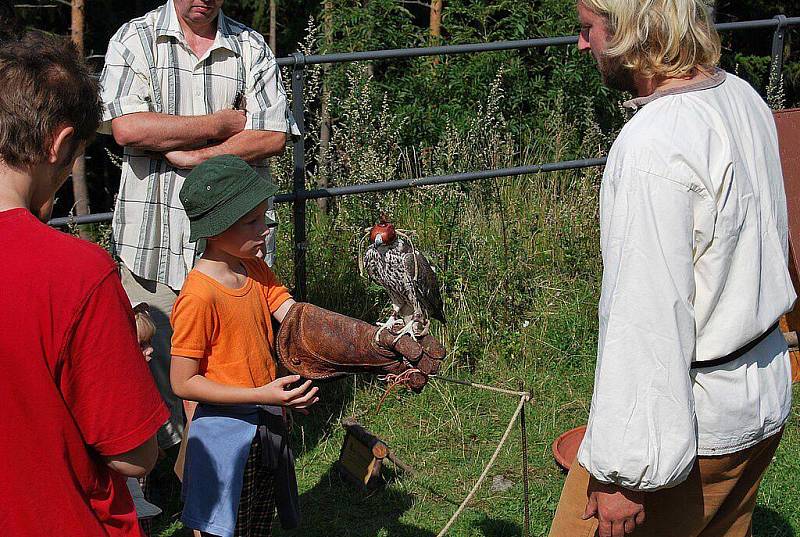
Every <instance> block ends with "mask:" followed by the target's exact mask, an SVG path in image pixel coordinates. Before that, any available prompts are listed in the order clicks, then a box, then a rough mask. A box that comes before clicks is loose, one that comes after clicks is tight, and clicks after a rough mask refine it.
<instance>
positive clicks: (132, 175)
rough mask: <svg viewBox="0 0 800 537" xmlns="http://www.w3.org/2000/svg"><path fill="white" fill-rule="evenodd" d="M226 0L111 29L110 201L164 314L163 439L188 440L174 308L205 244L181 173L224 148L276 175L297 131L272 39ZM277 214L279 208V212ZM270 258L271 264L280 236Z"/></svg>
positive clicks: (133, 259) (145, 293)
mask: <svg viewBox="0 0 800 537" xmlns="http://www.w3.org/2000/svg"><path fill="white" fill-rule="evenodd" d="M222 4H223V0H170V1H169V2H167V3H166V4H165V5H162V6H161V7H159V8H157V9H155V10H154V11H151V12H150V13H147V14H146V15H144V16H143V17H139V18H136V19H133V20H131V21H130V22H128V23H126V24H125V25H124V26H122V28H120V29H119V30H118V31H117V33H116V34H115V35H114V36H113V37H112V38H111V41H110V43H109V46H108V51H107V53H106V63H105V68H104V69H103V74H102V77H101V86H102V99H103V103H104V110H103V120H104V123H103V125H102V126H101V129H100V130H101V132H105V133H110V134H113V136H114V138H115V140H116V141H117V143H118V144H119V145H121V146H124V148H125V150H124V158H123V164H122V178H121V183H120V190H119V195H118V197H117V200H116V205H115V208H114V219H113V230H114V248H115V251H116V254H117V256H118V257H119V258H120V260H121V272H122V281H123V286H124V287H125V290H126V292H127V293H128V295H129V296H130V298H131V299H132V300H135V301H143V302H147V303H148V304H149V305H150V308H151V313H152V314H153V317H154V320H155V322H156V325H157V331H156V337H155V339H154V341H153V347H154V349H155V353H154V359H153V360H151V362H150V364H151V371H152V372H153V374H154V376H155V378H156V382H157V384H158V386H159V389H160V390H161V393H162V396H163V397H164V398H165V400H166V401H167V402H168V404H169V406H170V407H171V411H172V419H171V420H170V422H169V423H168V424H167V426H165V428H164V429H162V431H160V433H159V444H160V445H161V447H162V448H167V447H170V446H173V445H175V444H176V443H178V442H179V441H180V438H181V431H182V427H183V424H182V418H181V405H180V401H179V400H178V399H177V398H176V397H175V396H174V395H173V394H172V391H171V389H170V384H169V361H170V338H171V336H172V330H171V328H170V325H169V316H170V313H171V311H172V305H173V303H174V302H175V299H176V296H177V292H178V291H179V290H180V288H181V286H182V285H183V281H184V279H185V277H186V274H187V273H188V271H189V270H191V268H192V266H193V264H194V260H195V257H196V255H197V254H198V252H197V245H196V244H195V243H191V242H189V221H188V219H187V217H186V214H185V212H184V210H183V207H182V205H181V203H180V200H179V199H178V193H179V192H180V189H181V186H182V185H183V180H184V177H185V176H186V175H187V173H188V172H189V170H190V169H191V168H193V167H194V166H196V165H197V164H199V163H201V162H203V161H205V160H207V159H209V158H211V157H213V156H216V155H221V154H232V155H237V156H239V157H241V158H243V159H245V160H246V161H248V162H249V163H250V164H251V165H252V166H253V167H254V168H255V169H256V170H257V171H258V173H261V174H263V175H265V176H267V177H269V167H268V164H267V161H266V159H267V158H268V157H270V156H273V155H277V154H279V153H281V152H283V150H284V147H285V144H286V135H287V133H292V134H299V131H298V130H297V127H296V126H295V125H294V122H293V120H292V118H291V116H290V113H289V111H288V107H287V103H286V94H285V91H284V89H283V85H282V83H281V77H280V72H279V69H278V65H277V62H276V60H275V57H274V55H273V54H272V51H270V49H269V47H268V46H267V45H266V43H265V42H264V38H263V37H262V36H261V35H260V34H258V33H257V32H255V31H254V30H252V29H251V28H248V27H246V26H244V25H242V24H240V23H238V22H236V21H234V20H232V19H230V18H228V17H226V16H225V14H224V13H223V12H222V11H221V8H222ZM270 216H274V214H271V215H270ZM265 254H266V255H265V259H266V260H267V262H268V263H270V264H271V263H272V261H273V258H274V238H273V239H271V241H269V242H268V244H267V252H266V253H265Z"/></svg>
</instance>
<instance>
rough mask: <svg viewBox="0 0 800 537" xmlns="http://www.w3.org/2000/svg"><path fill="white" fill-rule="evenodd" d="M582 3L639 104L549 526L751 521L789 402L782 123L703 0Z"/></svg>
mask: <svg viewBox="0 0 800 537" xmlns="http://www.w3.org/2000/svg"><path fill="white" fill-rule="evenodd" d="M577 9H578V16H579V19H580V22H581V35H580V38H579V45H578V46H579V48H580V49H581V50H583V51H586V52H587V53H591V54H592V56H593V57H594V58H595V60H596V61H597V64H598V69H599V71H600V73H601V75H602V77H603V80H604V82H605V83H606V84H607V85H608V86H610V87H613V88H616V89H621V90H626V91H630V92H631V93H632V94H633V95H635V96H636V98H634V99H632V100H631V101H629V102H627V103H626V106H628V107H630V108H632V109H634V110H636V113H635V115H634V116H633V118H632V119H631V120H630V121H629V122H628V123H627V124H626V125H625V127H624V128H623V129H622V131H621V133H620V135H619V137H618V138H617V140H616V141H615V143H614V145H613V147H612V149H611V152H610V154H609V158H608V164H607V166H606V170H605V173H604V176H603V183H602V188H601V193H600V196H601V199H600V204H601V207H600V209H601V214H600V225H601V247H602V255H603V281H602V291H601V297H600V305H599V317H600V333H599V338H598V352H597V370H596V374H595V387H594V395H593V398H592V405H591V411H590V415H589V424H588V428H587V431H586V436H585V438H584V440H583V443H582V445H581V448H580V450H579V453H578V458H577V461H576V463H575V464H573V466H572V469H571V471H570V473H569V475H568V477H567V481H566V483H565V486H564V490H563V492H562V496H561V500H560V502H559V506H558V510H557V512H556V514H555V519H554V521H553V525H552V527H551V531H550V535H551V537H562V536H563V537H575V536H591V535H595V534H597V535H599V536H600V537H611V536H613V537H620V536H622V535H631V534H633V535H640V536H648V537H660V536H663V537H667V536H669V537H690V536H691V537H694V536H702V537H716V536H725V537H739V536H741V537H746V536H749V535H751V531H752V530H751V518H752V512H753V508H754V506H755V498H756V493H757V490H758V486H759V483H760V480H761V477H762V475H763V473H764V471H765V470H766V467H767V466H768V464H769V462H770V461H771V460H772V456H773V454H774V453H775V450H776V448H777V446H778V442H779V440H780V436H781V433H782V432H783V427H784V425H785V423H786V420H787V418H788V416H789V412H790V407H791V381H790V365H789V357H788V353H787V349H786V343H785V342H784V340H783V337H782V335H781V333H780V331H779V330H778V329H777V326H776V323H777V321H778V319H779V318H780V316H781V315H782V314H783V313H785V312H786V311H788V310H789V309H790V308H791V306H792V304H793V303H794V301H795V298H796V296H795V292H794V290H793V288H792V284H791V281H790V279H789V273H788V270H787V250H788V246H787V235H788V231H787V215H786V200H785V194H784V189H783V180H782V174H781V165H780V161H779V155H778V139H777V134H776V129H775V124H774V121H773V119H772V115H771V113H770V110H769V109H768V107H767V105H766V104H765V103H764V101H763V100H762V99H761V98H760V97H759V95H758V94H757V93H756V91H754V90H753V88H752V87H750V86H749V85H748V84H747V83H746V82H744V81H743V80H741V79H739V78H738V77H736V76H734V75H732V74H730V73H726V72H724V71H722V70H721V69H719V68H717V67H716V65H717V62H718V60H719V53H720V44H719V38H718V36H717V34H716V32H715V31H714V29H713V26H712V25H711V23H710V21H709V20H708V14H707V11H706V9H707V8H706V6H705V5H704V3H703V2H702V1H701V0H648V1H644V2H643V1H641V0H580V1H579V2H578V5H577Z"/></svg>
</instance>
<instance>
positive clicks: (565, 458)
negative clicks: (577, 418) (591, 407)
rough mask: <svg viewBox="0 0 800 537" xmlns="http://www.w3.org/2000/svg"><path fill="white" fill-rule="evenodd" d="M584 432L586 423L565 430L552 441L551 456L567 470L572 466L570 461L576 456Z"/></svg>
mask: <svg viewBox="0 0 800 537" xmlns="http://www.w3.org/2000/svg"><path fill="white" fill-rule="evenodd" d="M584 433H586V425H581V426H580V427H576V428H575V429H572V430H571V431H567V432H565V433H564V434H562V435H561V436H559V437H558V438H556V441H555V442H553V457H555V459H556V463H557V464H558V465H559V466H560V467H561V468H563V469H564V470H566V471H567V472H569V468H570V466H572V461H574V460H575V457H577V456H578V448H580V447H581V442H583V435H584Z"/></svg>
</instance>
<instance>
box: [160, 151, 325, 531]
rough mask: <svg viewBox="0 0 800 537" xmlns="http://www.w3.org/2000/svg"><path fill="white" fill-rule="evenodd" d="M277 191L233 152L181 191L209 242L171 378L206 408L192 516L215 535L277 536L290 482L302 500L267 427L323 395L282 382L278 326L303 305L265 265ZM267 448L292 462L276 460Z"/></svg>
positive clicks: (187, 470)
mask: <svg viewBox="0 0 800 537" xmlns="http://www.w3.org/2000/svg"><path fill="white" fill-rule="evenodd" d="M276 190H277V189H276V187H275V186H274V185H273V184H272V183H270V182H269V181H268V180H267V179H265V178H263V177H261V176H260V175H258V174H257V173H256V172H255V171H254V170H253V169H252V168H251V167H250V166H249V165H248V164H247V163H246V162H244V161H243V160H241V159H239V158H238V157H234V156H231V155H224V156H220V157H215V158H213V159H210V160H208V161H206V162H205V163H203V164H201V165H199V166H197V167H196V168H195V169H194V170H192V172H191V173H190V174H189V175H188V177H187V178H186V181H185V184H184V185H183V188H182V189H181V193H180V198H181V201H182V202H183V205H184V207H185V209H186V212H187V214H188V216H189V221H190V225H191V237H190V240H191V241H196V240H198V239H200V238H205V239H206V240H207V244H206V249H205V251H204V253H203V256H202V257H201V259H199V260H198V261H197V263H196V264H195V267H194V269H193V270H192V271H191V272H190V273H189V275H188V276H187V278H186V282H185V283H184V285H183V287H182V289H181V293H180V296H179V297H178V300H177V301H176V302H175V306H174V307H173V311H172V319H171V321H172V325H173V336H172V354H173V356H172V362H171V367H170V378H171V383H172V389H173V391H174V392H175V394H176V395H177V396H179V397H181V398H182V399H189V400H192V401H199V403H200V404H199V405H198V407H197V410H196V411H195V414H194V418H193V420H192V424H191V427H190V428H189V434H188V438H187V447H186V462H185V467H184V474H183V495H184V500H185V505H184V510H183V515H182V521H183V522H184V524H185V525H186V526H188V527H190V528H193V529H197V530H200V531H202V532H204V534H207V535H219V536H223V537H228V536H230V535H233V534H234V532H235V533H236V534H237V535H248V536H268V535H270V531H271V524H272V518H273V512H274V508H275V501H274V500H273V498H274V497H275V496H276V495H277V497H278V498H280V497H281V494H282V491H283V490H285V488H286V487H287V486H289V487H292V486H293V487H294V489H295V491H294V495H295V496H296V485H295V481H294V475H293V463H291V462H289V460H288V459H290V458H291V455H290V454H286V452H284V451H282V449H279V450H278V451H279V453H277V454H276V452H275V451H274V450H272V451H270V450H271V448H272V442H271V440H270V434H272V433H275V431H272V430H271V427H270V426H268V424H270V423H272V424H273V425H274V422H275V417H277V420H278V421H279V422H281V421H282V419H281V418H282V415H281V410H279V409H278V407H291V408H299V409H304V408H306V407H308V406H310V405H312V404H314V403H315V402H316V401H317V400H318V397H317V396H316V393H317V388H316V387H313V388H312V387H311V384H310V381H307V382H305V383H303V384H302V385H300V386H299V387H296V388H294V389H289V386H290V385H291V384H292V383H295V382H297V381H298V380H299V379H300V377H299V376H297V375H292V376H287V377H282V378H278V377H277V371H276V359H275V351H274V335H273V331H272V319H273V318H274V319H276V320H277V321H278V322H280V321H281V320H282V319H283V317H284V316H285V315H286V313H287V312H288V311H289V308H290V307H291V306H292V305H293V304H294V300H293V299H292V297H291V295H289V292H288V291H287V290H286V288H285V287H284V286H282V285H281V284H280V283H279V282H278V281H277V279H276V278H275V275H274V274H273V273H272V271H271V270H270V269H269V267H268V266H267V265H266V263H264V261H263V260H261V259H260V258H259V254H260V253H263V248H264V244H265V239H266V237H267V236H268V234H269V232H270V225H271V224H274V222H271V221H267V220H266V219H265V212H266V209H267V199H268V198H269V197H270V196H272V195H273V194H274V193H275V191H276ZM265 405H275V406H272V407H265ZM270 416H273V418H270ZM270 420H271V421H270ZM260 427H261V428H262V430H261V431H260V434H257V430H259V428H260ZM277 427H278V429H280V427H281V426H280V425H278V426H277ZM264 429H266V431H264ZM275 434H278V435H280V434H285V430H284V431H282V432H281V431H278V432H277V433H275ZM284 445H285V442H284ZM262 450H263V452H262ZM268 453H273V454H274V455H275V456H276V457H277V458H278V459H281V457H284V459H281V460H280V461H275V460H273V464H265V463H264V461H265V460H266V459H267V458H268V457H269V455H268ZM287 468H289V470H288V471H287V470H286V469H287ZM281 480H283V481H284V482H280V481H281ZM279 507H280V504H279ZM296 516H299V515H296ZM282 520H283V516H282ZM295 520H296V517H295Z"/></svg>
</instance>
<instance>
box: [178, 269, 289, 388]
mask: <svg viewBox="0 0 800 537" xmlns="http://www.w3.org/2000/svg"><path fill="white" fill-rule="evenodd" d="M242 262H243V264H244V266H245V269H246V270H247V282H246V283H245V284H244V285H243V286H242V287H240V288H239V289H231V288H228V287H225V286H224V285H222V284H221V283H219V282H218V281H216V280H215V279H213V278H211V277H209V276H206V275H205V274H203V273H202V272H199V271H197V270H192V271H191V272H189V275H188V276H187V277H186V282H185V283H184V284H183V288H182V289H181V294H180V296H179V297H178V300H177V301H176V302H175V306H174V307H173V308H172V318H171V322H172V329H173V334H172V354H173V355H175V356H186V357H187V358H196V359H197V360H200V370H199V372H200V374H201V375H203V376H204V377H206V378H208V379H210V380H213V381H215V382H219V383H220V384H228V385H232V386H242V387H247V388H255V387H258V386H263V385H264V384H267V383H269V382H272V381H273V380H275V367H276V364H275V350H274V337H273V334H272V315H271V312H273V311H275V310H276V309H278V308H279V307H280V306H281V305H282V304H283V303H284V302H286V301H287V300H288V299H290V298H292V297H291V295H290V294H289V291H287V290H286V287H284V286H283V285H281V284H280V283H279V282H278V281H277V279H276V278H275V274H273V273H272V271H271V270H270V269H269V267H268V266H267V264H266V263H264V262H263V261H261V260H259V259H244V260H242Z"/></svg>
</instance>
